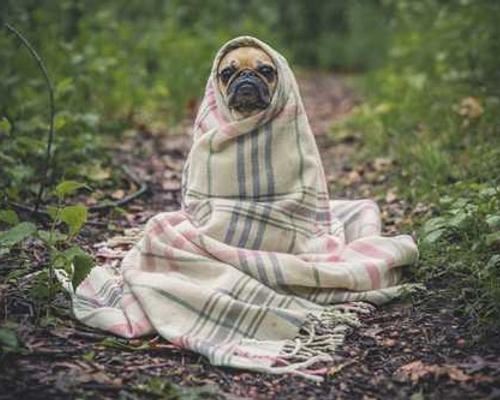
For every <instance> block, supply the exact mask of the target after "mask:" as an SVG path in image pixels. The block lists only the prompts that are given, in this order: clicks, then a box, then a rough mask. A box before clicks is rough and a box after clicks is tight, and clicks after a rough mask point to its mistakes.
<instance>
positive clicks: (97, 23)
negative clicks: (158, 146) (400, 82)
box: [0, 0, 391, 201]
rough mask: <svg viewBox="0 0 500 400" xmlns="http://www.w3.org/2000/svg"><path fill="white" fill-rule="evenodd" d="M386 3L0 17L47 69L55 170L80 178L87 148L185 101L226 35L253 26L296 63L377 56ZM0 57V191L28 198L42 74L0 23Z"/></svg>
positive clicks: (76, 7) (57, 9)
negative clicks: (53, 114) (53, 113)
mask: <svg viewBox="0 0 500 400" xmlns="http://www.w3.org/2000/svg"><path fill="white" fill-rule="evenodd" d="M390 13H391V7H387V6H385V5H383V4H382V3H381V2H380V1H379V0H356V1H349V2H330V1H326V0H325V1H319V2H316V3H315V4H314V6H312V5H311V3H310V1H307V0H298V1H294V2H285V1H283V0H280V1H277V2H274V3H273V2H268V1H264V0H246V1H241V0H237V1H232V2H222V1H220V0H208V1H203V2H200V1H194V0H188V1H185V0H172V1H168V2H160V1H157V0H141V1H138V0H133V1H127V2H126V4H122V3H120V2H113V1H110V0H105V1H96V0H90V1H81V0H62V1H60V0H57V1H56V0H47V1H44V2H38V1H35V0H21V1H18V0H6V1H3V2H2V5H1V13H0V23H2V24H3V23H4V22H9V23H10V24H12V25H14V26H15V27H16V28H17V29H19V30H20V31H21V32H22V33H23V34H24V35H25V36H26V37H27V39H28V40H29V41H30V42H31V44H32V45H33V47H34V48H35V49H36V50H37V51H38V52H39V53H40V55H41V57H42V59H43V60H44V62H45V64H46V66H47V69H48V72H49V75H50V76H51V79H52V81H53V85H54V89H55V104H56V111H57V113H56V118H55V131H56V135H55V151H54V157H53V160H52V162H53V168H52V169H51V182H56V181H59V180H62V179H75V180H79V181H85V180H87V178H88V177H87V175H86V174H85V171H86V170H89V169H90V168H91V167H92V166H93V165H94V164H95V162H96V160H99V161H104V163H105V164H106V163H109V161H110V160H109V159H108V156H107V155H106V153H105V152H103V147H104V146H105V145H106V143H109V142H110V140H112V139H113V136H114V135H116V134H118V133H119V132H121V131H122V130H123V127H125V126H127V125H130V124H137V125H139V126H141V127H143V126H146V127H147V128H149V129H154V130H158V129H165V127H167V126H169V125H171V124H174V123H177V122H178V121H179V120H180V119H181V118H183V117H184V116H185V115H186V113H189V112H193V106H194V105H195V104H196V100H197V99H198V98H199V96H200V94H201V92H202V90H203V87H204V84H205V80H206V78H207V76H208V73H209V71H210V68H211V62H212V59H213V56H214V54H215V52H216V50H217V49H218V48H219V47H220V45H221V44H222V43H223V42H224V41H226V40H228V39H229V38H231V37H234V36H237V35H242V34H253V35H256V36H258V37H261V38H263V39H264V40H266V41H268V42H270V43H271V44H273V45H275V46H276V47H278V48H280V50H282V51H283V52H284V53H285V54H286V55H287V56H289V57H291V59H292V60H293V62H294V63H295V64H297V65H303V66H309V67H311V66H313V67H321V68H330V67H336V68H340V69H344V70H352V69H359V68H367V67H372V66H374V65H377V64H379V63H380V62H381V60H382V59H383V56H384V54H385V51H386V49H387V44H388V43H389V40H388V38H389V37H388V35H389V28H388V26H389V25H388V24H387V21H388V18H389V17H390ZM0 58H1V61H2V62H0V92H1V93H2V96H1V97H0V149H1V150H0V166H1V167H0V168H1V173H0V188H2V189H5V190H2V192H3V193H4V195H5V196H3V197H4V198H3V199H1V198H0V201H2V200H5V199H6V198H7V199H9V200H17V201H19V200H20V199H31V198H33V196H34V195H35V194H36V192H37V190H38V185H39V183H40V176H39V171H41V170H42V171H43V169H44V162H45V161H44V160H45V155H44V149H45V142H46V132H47V126H48V117H49V112H48V104H47V93H46V89H45V83H44V80H43V76H41V74H40V72H39V71H38V69H37V66H36V64H35V62H34V60H33V59H32V58H31V57H30V55H29V53H28V51H27V50H26V49H25V48H23V47H22V46H21V45H20V43H19V40H18V39H17V38H16V37H15V36H13V35H11V34H9V33H8V32H7V31H6V30H4V31H3V32H2V34H0ZM19 160H22V162H21V163H19Z"/></svg>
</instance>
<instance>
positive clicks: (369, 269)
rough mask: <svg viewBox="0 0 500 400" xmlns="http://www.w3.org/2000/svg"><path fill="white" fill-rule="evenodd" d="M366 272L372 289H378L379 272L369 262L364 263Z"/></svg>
mask: <svg viewBox="0 0 500 400" xmlns="http://www.w3.org/2000/svg"><path fill="white" fill-rule="evenodd" d="M364 266H365V268H366V272H368V275H369V276H370V281H371V283H372V289H380V271H379V269H378V267H377V266H376V265H375V264H373V263H370V262H367V263H364Z"/></svg>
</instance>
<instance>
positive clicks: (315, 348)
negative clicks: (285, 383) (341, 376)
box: [270, 302, 375, 382]
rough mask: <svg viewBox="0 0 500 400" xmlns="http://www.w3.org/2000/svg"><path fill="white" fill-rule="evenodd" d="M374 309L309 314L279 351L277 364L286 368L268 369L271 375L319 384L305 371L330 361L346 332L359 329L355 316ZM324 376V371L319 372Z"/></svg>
mask: <svg viewBox="0 0 500 400" xmlns="http://www.w3.org/2000/svg"><path fill="white" fill-rule="evenodd" d="M374 309H375V307H374V306H372V305H370V304H368V303H362V302H356V303H345V304H336V305H332V306H328V307H326V308H325V309H324V310H323V311H322V312H321V314H320V315H319V316H318V315H316V314H313V313H311V314H309V315H308V318H307V319H306V321H305V323H304V325H303V326H302V328H301V330H300V332H299V334H298V335H297V337H296V338H294V339H293V340H289V341H287V342H286V343H285V345H284V346H283V348H282V352H281V354H280V355H279V360H280V361H281V362H282V363H286V364H287V365H286V366H276V367H271V368H270V369H271V370H272V371H270V372H272V373H291V374H294V375H300V376H303V377H304V378H308V379H312V380H314V381H317V382H321V381H323V379H324V378H323V376H318V375H316V374H315V373H314V372H315V370H312V369H308V367H310V366H312V365H314V364H316V363H317V362H320V361H332V354H333V353H335V351H336V350H337V349H338V348H339V346H341V345H342V343H343V342H344V339H345V336H346V334H347V332H348V330H349V329H351V328H352V327H358V326H359V325H360V321H359V315H361V314H369V313H371V312H372V311H373V310H374ZM321 371H322V372H324V370H321Z"/></svg>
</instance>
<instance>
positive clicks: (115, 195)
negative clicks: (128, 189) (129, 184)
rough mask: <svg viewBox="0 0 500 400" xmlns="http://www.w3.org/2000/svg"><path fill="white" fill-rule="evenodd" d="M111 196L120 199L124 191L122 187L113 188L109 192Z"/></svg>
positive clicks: (123, 195)
mask: <svg viewBox="0 0 500 400" xmlns="http://www.w3.org/2000/svg"><path fill="white" fill-rule="evenodd" d="M111 197H112V198H113V199H115V200H121V199H123V198H124V197H125V191H124V190H123V189H118V190H115V191H114V192H113V193H111Z"/></svg>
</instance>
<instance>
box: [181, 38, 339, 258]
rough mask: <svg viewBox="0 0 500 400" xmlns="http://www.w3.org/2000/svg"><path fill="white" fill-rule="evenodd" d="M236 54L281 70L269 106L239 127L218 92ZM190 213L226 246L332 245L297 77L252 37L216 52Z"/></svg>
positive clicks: (199, 131) (187, 183)
mask: <svg viewBox="0 0 500 400" xmlns="http://www.w3.org/2000/svg"><path fill="white" fill-rule="evenodd" d="M238 46H255V47H260V48H261V49H263V50H264V51H265V52H266V53H267V54H269V56H270V57H271V58H272V60H273V61H274V64H275V65H276V68H277V77H278V78H277V79H278V81H277V87H276V90H275V93H274V96H273V98H272V102H271V105H270V106H269V107H268V108H267V109H265V110H263V111H261V112H259V113H258V114H257V115H254V116H252V117H249V118H246V119H242V120H237V119H234V117H233V115H232V113H231V112H230V110H229V108H228V105H227V104H226V102H225V99H224V96H223V95H222V93H220V92H219V86H218V85H217V67H218V65H219V62H220V60H221V59H222V58H223V57H224V56H225V55H226V54H227V52H229V51H230V50H232V49H234V48H235V47H238ZM194 142H195V143H194V145H193V148H192V150H191V154H190V157H189V159H188V166H187V168H186V169H185V175H184V185H183V188H184V196H183V198H184V208H185V210H186V211H187V212H188V213H189V214H190V215H192V216H193V218H194V219H195V220H196V222H197V223H198V224H199V226H200V227H203V229H204V232H205V233H207V234H208V235H210V236H211V237H214V238H217V239H218V240H221V241H223V242H224V243H227V244H230V245H237V246H238V247H245V248H251V249H262V250H268V251H279V252H287V253H303V252H318V251H320V252H322V251H325V250H326V249H327V247H328V246H330V247H331V246H332V245H334V244H333V243H332V242H333V241H336V240H337V239H335V238H328V234H329V233H333V232H334V230H335V229H338V224H332V218H331V213H330V207H329V197H328V191H327V185H326V179H325V174H324V172H323V167H322V164H321V159H320V155H319V152H318V149H317V146H316V142H315V140H314V137H313V135H312V132H311V129H310V127H309V122H308V120H307V116H306V113H305V110H304V106H303V104H302V100H301V97H300V93H299V89H298V86H297V83H296V81H295V77H294V75H293V73H292V71H291V69H290V67H289V66H288V63H287V61H286V60H285V58H283V56H281V55H280V54H279V53H277V52H276V51H275V50H273V49H272V48H271V47H269V46H268V45H266V44H265V43H263V42H261V41H259V40H257V39H254V38H252V37H248V36H245V37H240V38H236V39H234V40H231V41H230V42H228V43H226V44H225V45H224V46H223V47H222V48H221V49H220V50H219V52H218V54H217V56H216V57H215V61H214V64H213V67H212V72H211V75H210V78H209V80H208V83H207V87H206V92H205V97H204V99H203V101H202V104H201V106H200V110H199V112H198V116H197V118H196V122H195V126H194Z"/></svg>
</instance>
